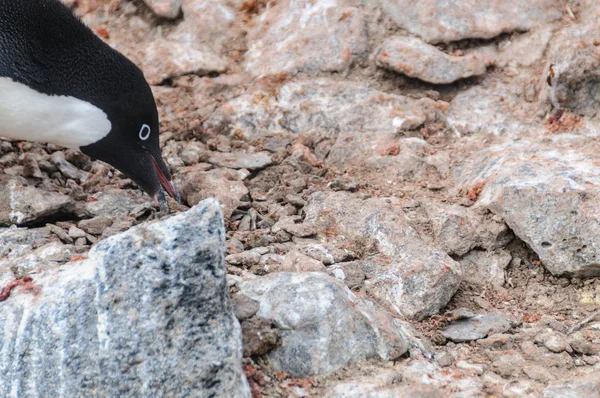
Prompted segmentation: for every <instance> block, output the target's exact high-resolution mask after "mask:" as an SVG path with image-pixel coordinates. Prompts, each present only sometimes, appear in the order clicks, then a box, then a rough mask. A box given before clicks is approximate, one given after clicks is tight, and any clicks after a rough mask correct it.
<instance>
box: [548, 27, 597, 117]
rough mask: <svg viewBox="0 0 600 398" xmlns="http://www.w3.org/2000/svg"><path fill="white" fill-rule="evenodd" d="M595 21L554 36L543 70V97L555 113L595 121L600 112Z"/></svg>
mask: <svg viewBox="0 0 600 398" xmlns="http://www.w3.org/2000/svg"><path fill="white" fill-rule="evenodd" d="M599 28H600V24H599V23H598V21H597V20H596V21H594V22H593V23H590V24H584V25H574V26H570V27H567V28H565V29H563V30H562V31H560V32H559V33H558V34H556V36H555V40H554V42H553V45H552V47H551V49H550V51H549V53H550V54H549V56H548V62H547V66H546V68H545V73H544V77H545V78H546V83H547V84H545V85H542V87H543V88H544V91H545V94H546V96H547V97H549V98H548V99H549V100H550V102H551V103H552V105H553V106H554V107H555V108H557V109H561V108H562V109H569V110H572V111H574V112H576V113H578V114H581V115H586V116H589V117H594V116H595V115H597V113H598V109H599V108H600V95H599V94H598V88H599V85H598V81H599V80H600V75H599V74H598V68H599V66H600V56H599V55H600V53H599V50H598V40H599V39H600V36H598V34H597V32H598V29H599Z"/></svg>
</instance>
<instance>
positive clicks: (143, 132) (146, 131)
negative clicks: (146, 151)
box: [140, 124, 150, 141]
mask: <svg viewBox="0 0 600 398" xmlns="http://www.w3.org/2000/svg"><path fill="white" fill-rule="evenodd" d="M148 137H150V126H148V125H147V124H142V128H141V129H140V140H142V141H146V140H147V139H148Z"/></svg>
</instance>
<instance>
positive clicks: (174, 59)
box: [134, 38, 229, 85]
mask: <svg viewBox="0 0 600 398" xmlns="http://www.w3.org/2000/svg"><path fill="white" fill-rule="evenodd" d="M142 47H143V48H142V49H141V50H140V53H142V54H143V56H141V55H138V56H137V58H139V59H140V61H139V63H140V65H141V68H142V70H143V71H144V75H145V76H146V79H147V80H148V82H149V83H150V84H155V85H156V84H160V83H162V82H163V81H165V80H166V79H170V78H174V77H178V76H183V75H190V74H195V75H200V76H202V75H207V74H209V73H211V72H216V73H222V72H225V71H226V70H227V69H228V67H229V64H228V61H226V60H225V59H223V58H221V57H220V56H218V55H217V54H215V53H213V52H212V51H211V50H210V49H208V48H204V49H198V48H194V47H192V46H190V45H186V44H182V43H180V42H178V41H175V40H171V39H163V38H160V39H155V40H153V41H151V42H148V43H145V44H143V45H142ZM134 58H135V57H134Z"/></svg>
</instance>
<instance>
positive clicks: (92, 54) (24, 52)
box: [0, 0, 153, 113]
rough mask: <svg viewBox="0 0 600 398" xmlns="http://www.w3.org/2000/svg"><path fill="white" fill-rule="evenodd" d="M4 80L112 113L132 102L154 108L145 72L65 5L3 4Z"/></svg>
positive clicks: (2, 0) (0, 56)
mask: <svg viewBox="0 0 600 398" xmlns="http://www.w3.org/2000/svg"><path fill="white" fill-rule="evenodd" d="M0 77H9V78H11V79H12V80H14V81H16V82H19V83H23V84H25V85H27V86H29V87H31V88H33V89H34V90H36V91H38V92H41V93H44V94H48V95H66V96H73V97H76V98H79V99H82V100H84V101H87V102H90V103H92V104H94V105H96V106H98V107H100V108H101V109H104V110H105V111H106V112H107V113H112V112H111V111H112V110H114V109H118V108H120V107H122V106H127V103H128V102H129V103H130V101H137V102H138V104H139V103H140V102H144V101H152V102H153V98H152V94H151V92H150V89H149V87H148V86H147V84H146V82H145V80H144V77H143V75H142V73H141V71H140V70H139V69H138V68H137V67H136V66H135V65H134V64H133V63H132V62H131V61H129V60H128V59H127V58H125V57H124V56H122V55H121V54H119V53H118V52H117V51H115V50H113V49H112V48H111V47H110V46H108V45H107V44H106V43H104V42H103V41H102V40H101V39H100V38H98V37H97V36H96V35H94V33H93V32H92V31H91V30H90V29H88V28H87V27H86V26H85V25H84V24H83V23H82V22H81V21H80V20H79V19H78V18H76V17H75V16H74V15H73V14H72V12H71V11H70V10H69V9H68V8H67V7H65V6H64V5H63V4H62V3H60V2H59V0H0ZM1 94H2V93H0V95H1ZM148 97H149V98H148Z"/></svg>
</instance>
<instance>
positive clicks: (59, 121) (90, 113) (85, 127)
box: [0, 77, 112, 149]
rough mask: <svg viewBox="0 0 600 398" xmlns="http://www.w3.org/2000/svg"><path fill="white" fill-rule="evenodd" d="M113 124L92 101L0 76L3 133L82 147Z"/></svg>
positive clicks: (4, 135) (99, 138)
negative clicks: (49, 91) (51, 93)
mask: <svg viewBox="0 0 600 398" xmlns="http://www.w3.org/2000/svg"><path fill="white" fill-rule="evenodd" d="M111 127H112V126H111V123H110V120H109V119H108V116H107V115H106V113H105V112H104V111H103V110H102V109H100V108H98V107H96V106H94V105H92V104H91V103H89V102H86V101H82V100H80V99H77V98H75V97H69V96H60V95H47V94H43V93H40V92H38V91H36V90H33V89H32V88H30V87H28V86H27V85H25V84H22V83H18V82H15V81H13V80H12V79H10V78H8V77H0V136H3V137H8V138H13V139H18V140H26V141H35V142H47V143H51V144H55V145H60V146H63V147H67V148H74V149H79V148H80V147H83V146H86V145H90V144H93V143H95V142H98V141H100V140H101V139H102V138H104V137H106V136H107V135H108V133H109V132H110V130H111Z"/></svg>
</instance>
